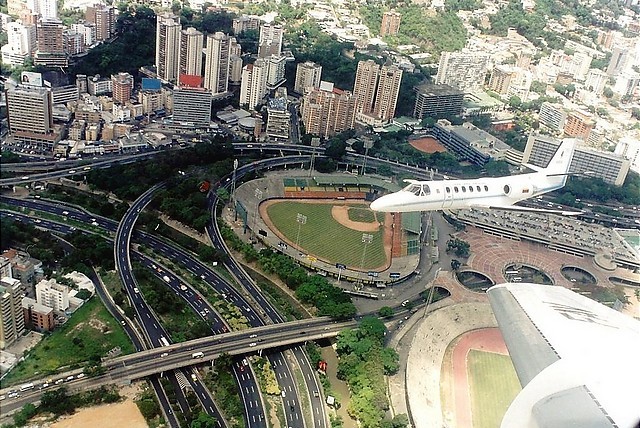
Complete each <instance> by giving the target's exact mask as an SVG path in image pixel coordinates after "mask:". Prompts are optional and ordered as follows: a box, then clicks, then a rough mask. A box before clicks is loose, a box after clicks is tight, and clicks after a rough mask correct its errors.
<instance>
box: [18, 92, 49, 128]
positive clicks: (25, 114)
mask: <svg viewBox="0 0 640 428" xmlns="http://www.w3.org/2000/svg"><path fill="white" fill-rule="evenodd" d="M7 111H8V118H9V130H10V131H11V132H12V133H15V132H18V131H23V132H30V133H35V134H48V133H51V132H52V131H53V119H52V117H51V114H52V113H51V94H50V92H49V90H48V89H46V88H38V87H28V88H27V87H22V86H18V87H16V88H11V89H8V90H7Z"/></svg>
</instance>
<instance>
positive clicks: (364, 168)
mask: <svg viewBox="0 0 640 428" xmlns="http://www.w3.org/2000/svg"><path fill="white" fill-rule="evenodd" d="M371 147H373V141H372V140H370V139H368V138H367V139H366V140H364V160H363V161H362V175H365V174H366V173H367V155H368V154H369V149H370V148H371Z"/></svg>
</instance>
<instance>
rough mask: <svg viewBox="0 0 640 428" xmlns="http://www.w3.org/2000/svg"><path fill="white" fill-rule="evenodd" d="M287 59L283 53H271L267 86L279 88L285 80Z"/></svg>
mask: <svg viewBox="0 0 640 428" xmlns="http://www.w3.org/2000/svg"><path fill="white" fill-rule="evenodd" d="M286 62H287V59H286V58H285V57H284V56H282V55H271V56H270V57H269V66H268V70H267V87H268V88H269V89H273V88H277V87H278V86H280V85H282V84H283V83H284V82H285V80H286V79H285V78H284V71H285V68H284V67H285V65H286Z"/></svg>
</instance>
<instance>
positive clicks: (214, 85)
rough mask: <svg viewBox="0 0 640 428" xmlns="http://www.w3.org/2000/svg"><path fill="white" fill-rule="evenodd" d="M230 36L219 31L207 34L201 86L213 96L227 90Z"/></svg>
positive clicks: (224, 92)
mask: <svg viewBox="0 0 640 428" xmlns="http://www.w3.org/2000/svg"><path fill="white" fill-rule="evenodd" d="M230 46H231V38H230V37H229V36H228V35H226V34H224V33H221V32H219V31H218V32H216V33H215V34H209V35H208V36H207V50H206V57H207V58H206V61H205V66H204V83H203V86H204V87H205V88H206V89H209V90H210V91H211V94H212V95H213V96H216V95H221V94H226V93H227V92H228V90H229V48H230Z"/></svg>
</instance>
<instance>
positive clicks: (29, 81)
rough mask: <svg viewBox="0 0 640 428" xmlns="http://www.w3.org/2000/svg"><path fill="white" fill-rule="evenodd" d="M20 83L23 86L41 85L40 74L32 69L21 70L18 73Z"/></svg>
mask: <svg viewBox="0 0 640 428" xmlns="http://www.w3.org/2000/svg"><path fill="white" fill-rule="evenodd" d="M20 83H22V84H23V85H25V86H42V74H41V73H34V72H32V71H23V72H22V73H21V74H20Z"/></svg>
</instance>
